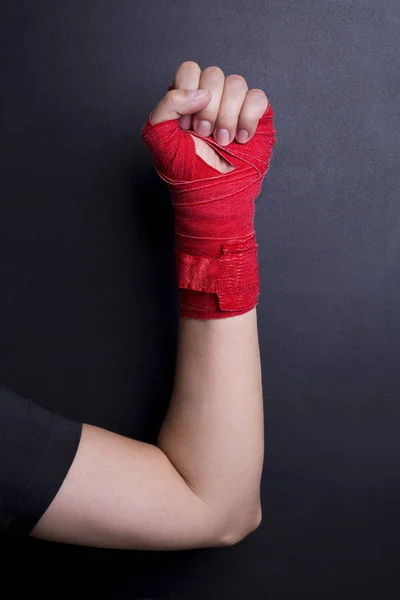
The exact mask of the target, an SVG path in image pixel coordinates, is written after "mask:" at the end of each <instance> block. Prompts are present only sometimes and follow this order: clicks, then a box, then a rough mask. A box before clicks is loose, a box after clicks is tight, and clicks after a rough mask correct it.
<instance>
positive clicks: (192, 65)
mask: <svg viewBox="0 0 400 600" xmlns="http://www.w3.org/2000/svg"><path fill="white" fill-rule="evenodd" d="M181 69H185V70H190V71H201V69H200V66H199V65H198V64H197V62H195V61H194V60H185V62H183V63H182V64H181V65H180V67H179V69H178V71H180V70H181Z"/></svg>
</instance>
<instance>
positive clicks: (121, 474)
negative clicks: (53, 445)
mask: <svg viewBox="0 0 400 600" xmlns="http://www.w3.org/2000/svg"><path fill="white" fill-rule="evenodd" d="M220 527H221V525H220V520H219V518H217V515H216V514H215V512H214V510H213V509H212V508H211V507H210V506H208V505H207V504H206V503H205V502H203V500H201V499H200V498H199V497H198V496H197V495H196V494H195V493H194V492H193V491H192V490H191V488H190V487H189V486H188V485H187V483H186V482H185V480H184V479H183V478H182V477H181V475H180V474H179V473H178V471H177V470H176V469H175V467H174V466H173V464H172V463H171V461H170V460H169V459H168V457H167V456H166V454H165V453H164V452H163V451H162V450H161V449H160V448H158V446H153V445H151V444H147V443H145V442H139V441H136V440H132V439H129V438H126V437H123V436H121V435H118V434H115V433H112V432H110V431H106V430H104V429H100V428H98V427H94V426H91V425H83V427H82V435H81V439H80V443H79V446H78V449H77V452H76V455H75V458H74V461H73V463H72V465H71V467H70V469H69V471H68V473H67V475H66V477H65V479H64V481H63V483H62V485H61V487H60V489H59V491H58V493H57V494H56V496H55V498H54V500H53V501H52V503H51V504H50V506H49V507H48V509H47V510H46V512H45V513H44V514H43V516H42V517H41V519H40V520H39V522H38V523H37V525H36V526H35V527H34V529H33V530H32V532H31V535H33V536H34V537H38V538H44V539H47V540H51V541H59V542H66V543H74V544H81V545H89V546H101V547H109V548H112V547H114V548H130V549H143V550H153V549H154V550H175V549H176V550H177V549H189V548H199V547H210V546H216V545H224V543H222V542H221V539H222V537H221V531H220Z"/></svg>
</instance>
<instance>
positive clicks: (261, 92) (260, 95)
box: [249, 88, 268, 101]
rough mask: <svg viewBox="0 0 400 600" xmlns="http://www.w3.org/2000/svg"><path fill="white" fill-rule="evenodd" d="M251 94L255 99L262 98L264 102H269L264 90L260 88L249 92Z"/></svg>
mask: <svg viewBox="0 0 400 600" xmlns="http://www.w3.org/2000/svg"><path fill="white" fill-rule="evenodd" d="M249 94H251V95H252V96H254V97H255V98H260V99H262V100H263V101H268V98H267V96H266V94H265V92H264V90H260V89H258V88H254V89H252V90H250V91H249Z"/></svg>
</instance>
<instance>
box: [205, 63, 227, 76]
mask: <svg viewBox="0 0 400 600" xmlns="http://www.w3.org/2000/svg"><path fill="white" fill-rule="evenodd" d="M203 73H205V74H206V75H211V76H213V77H225V74H224V72H223V70H222V69H221V67H217V66H214V65H213V66H210V67H206V68H205V69H204V71H203Z"/></svg>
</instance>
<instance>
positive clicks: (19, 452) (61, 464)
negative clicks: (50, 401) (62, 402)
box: [0, 384, 82, 535]
mask: <svg viewBox="0 0 400 600" xmlns="http://www.w3.org/2000/svg"><path fill="white" fill-rule="evenodd" d="M81 432H82V424H81V423H78V422H76V421H72V420H70V419H66V418H65V417H62V416H61V415H58V414H56V413H53V412H51V411H49V410H47V409H45V408H43V407H42V406H39V405H38V404H36V403H35V402H33V401H32V400H31V399H30V398H24V397H22V396H20V395H19V394H17V393H16V392H14V391H12V390H11V389H9V388H7V387H6V386H4V385H2V384H0V532H1V533H7V534H17V535H27V534H29V533H30V531H31V530H32V529H33V527H34V526H35V525H36V523H37V522H38V521H39V519H40V517H41V516H42V515H43V513H44V512H45V511H46V509H47V508H48V507H49V505H50V504H51V502H52V500H53V498H54V497H55V495H56V494H57V492H58V490H59V489H60V487H61V484H62V482H63V481H64V479H65V477H66V475H67V473H68V471H69V468H70V466H71V464H72V462H73V460H74V457H75V454H76V451H77V449H78V445H79V441H80V437H81Z"/></svg>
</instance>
